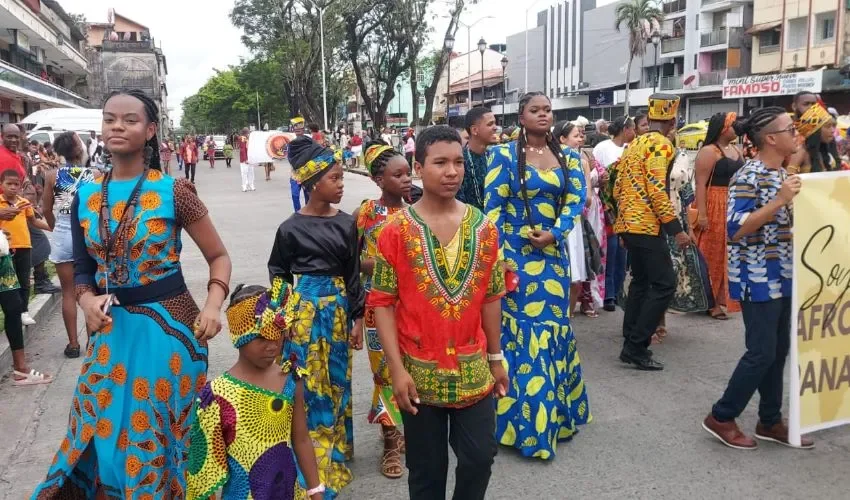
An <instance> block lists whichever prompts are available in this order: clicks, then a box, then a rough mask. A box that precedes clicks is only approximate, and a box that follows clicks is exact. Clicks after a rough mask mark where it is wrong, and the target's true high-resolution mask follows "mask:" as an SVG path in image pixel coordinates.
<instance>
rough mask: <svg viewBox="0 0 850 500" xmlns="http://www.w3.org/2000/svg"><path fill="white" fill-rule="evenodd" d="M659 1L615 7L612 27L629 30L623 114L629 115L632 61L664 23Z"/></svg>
mask: <svg viewBox="0 0 850 500" xmlns="http://www.w3.org/2000/svg"><path fill="white" fill-rule="evenodd" d="M659 5H660V1H659V0H628V1H627V2H625V3H621V4H620V5H618V6H617V11H616V18H615V19H614V23H615V24H614V27H615V28H616V29H617V31H618V32H619V31H620V28H621V27H622V26H624V27H625V28H626V29H627V30H629V64H628V65H627V66H626V103H625V109H624V112H625V114H626V115H628V114H629V84H630V81H629V80H630V79H631V73H632V61H633V60H634V58H635V57H641V56H643V55H644V54H645V53H646V42H647V40H648V39H649V37H650V36H651V35H652V33H653V32H655V31H657V30H658V29H659V27H660V26H661V23H662V21H664V13H663V12H662V11H661V9H659V8H658V6H659Z"/></svg>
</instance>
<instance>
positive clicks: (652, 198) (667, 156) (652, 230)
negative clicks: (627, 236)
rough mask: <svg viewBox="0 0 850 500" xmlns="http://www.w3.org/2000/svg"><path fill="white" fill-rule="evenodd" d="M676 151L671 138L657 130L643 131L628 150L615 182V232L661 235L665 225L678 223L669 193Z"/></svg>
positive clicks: (621, 162)
mask: <svg viewBox="0 0 850 500" xmlns="http://www.w3.org/2000/svg"><path fill="white" fill-rule="evenodd" d="M675 151H676V150H675V148H674V147H673V144H672V143H671V142H670V140H669V139H667V138H666V137H664V136H663V135H661V133H659V132H656V131H653V132H649V133H646V134H643V135H642V136H640V137H638V138H637V139H636V140H635V141H634V142H633V143H632V144H631V145H630V146H629V147H628V149H626V151H625V153H624V155H623V157H622V159H621V160H620V164H619V168H618V173H617V181H616V184H615V185H614V198H616V200H617V208H618V212H617V220H616V222H615V223H614V232H615V233H617V234H620V233H631V234H648V235H652V236H657V235H659V234H660V231H661V226H662V225H663V224H668V223H671V222H673V221H676V223H678V219H677V218H676V211H675V209H674V208H673V203H672V202H671V201H670V196H669V195H668V194H667V173H668V171H669V169H670V166H671V165H672V164H673V158H674V156H675Z"/></svg>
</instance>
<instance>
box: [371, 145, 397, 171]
mask: <svg viewBox="0 0 850 500" xmlns="http://www.w3.org/2000/svg"><path fill="white" fill-rule="evenodd" d="M392 150H393V148H392V147H391V146H387V145H386V144H372V145H371V146H369V147H368V148H367V149H366V155H365V157H366V160H365V161H366V169H367V170H368V171H369V175H371V176H372V177H374V176H375V174H376V173H377V172H376V169H374V168H372V166H373V164H374V162H375V160H377V159H378V157H379V156H381V155H382V154H383V153H384V152H385V151H392Z"/></svg>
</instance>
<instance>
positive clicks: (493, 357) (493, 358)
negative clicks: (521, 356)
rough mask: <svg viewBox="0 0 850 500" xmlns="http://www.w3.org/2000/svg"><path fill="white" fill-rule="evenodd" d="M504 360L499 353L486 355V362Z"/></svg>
mask: <svg viewBox="0 0 850 500" xmlns="http://www.w3.org/2000/svg"><path fill="white" fill-rule="evenodd" d="M504 359H505V355H504V354H502V353H501V352H499V353H496V354H490V353H489V352H488V353H487V361H504Z"/></svg>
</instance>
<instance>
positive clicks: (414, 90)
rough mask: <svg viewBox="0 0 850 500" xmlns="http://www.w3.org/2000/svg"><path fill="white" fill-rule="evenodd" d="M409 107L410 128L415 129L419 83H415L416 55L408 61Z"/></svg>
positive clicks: (417, 122) (417, 119) (417, 113)
mask: <svg viewBox="0 0 850 500" xmlns="http://www.w3.org/2000/svg"><path fill="white" fill-rule="evenodd" d="M417 54H418V51H417ZM410 107H411V110H410V112H411V113H412V115H411V117H410V127H416V126H417V125H419V83H418V82H417V72H416V54H414V55H413V56H412V57H411V61H410Z"/></svg>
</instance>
